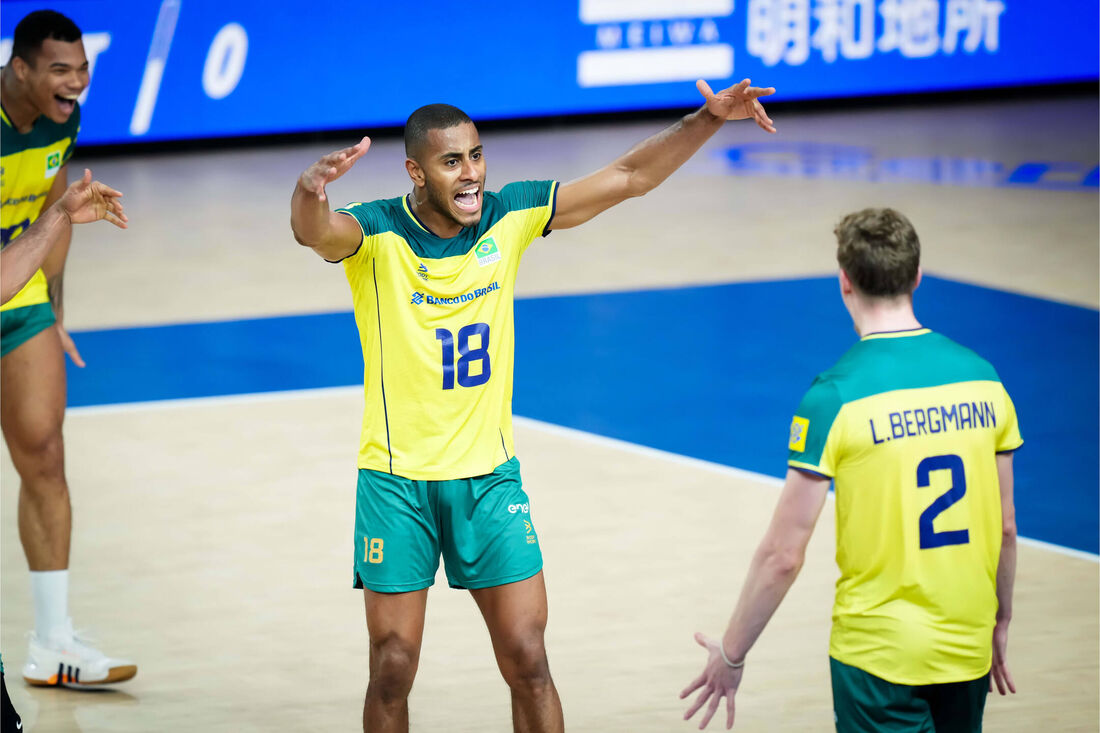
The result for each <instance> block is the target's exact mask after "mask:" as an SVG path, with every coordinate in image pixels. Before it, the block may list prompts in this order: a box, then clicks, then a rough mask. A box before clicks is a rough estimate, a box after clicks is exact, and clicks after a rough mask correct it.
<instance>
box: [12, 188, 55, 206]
mask: <svg viewBox="0 0 1100 733" xmlns="http://www.w3.org/2000/svg"><path fill="white" fill-rule="evenodd" d="M4 186H6V184H4V183H0V187H4ZM47 193H49V192H48V191H43V192H42V193H29V194H27V195H26V196H20V197H18V198H11V197H8V198H6V199H4V200H3V201H2V202H0V206H18V205H19V204H29V203H33V202H35V201H37V200H38V199H42V198H46V194H47Z"/></svg>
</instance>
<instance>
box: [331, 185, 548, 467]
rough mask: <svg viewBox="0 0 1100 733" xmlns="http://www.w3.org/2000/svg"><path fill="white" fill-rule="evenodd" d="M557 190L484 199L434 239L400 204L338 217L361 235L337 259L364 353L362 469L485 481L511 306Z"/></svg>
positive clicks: (506, 393)
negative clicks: (459, 225)
mask: <svg viewBox="0 0 1100 733" xmlns="http://www.w3.org/2000/svg"><path fill="white" fill-rule="evenodd" d="M556 193H557V184H556V183H555V182H554V181H525V182H521V183H512V184H509V185H507V186H505V187H504V188H503V189H501V191H500V192H499V193H495V192H489V191H486V192H485V193H484V196H483V200H482V213H481V221H480V222H478V224H476V225H474V226H471V227H466V228H464V229H463V230H462V231H461V232H460V233H459V234H458V235H457V236H455V237H452V238H450V239H443V238H440V237H437V236H435V235H434V234H433V233H432V232H430V231H429V230H428V229H427V227H425V226H424V225H423V224H422V223H421V222H420V221H419V220H418V219H417V217H416V215H415V214H414V213H413V211H412V209H411V208H410V206H409V203H408V200H407V198H406V197H400V198H394V199H386V200H379V201H371V202H369V203H353V204H349V205H348V206H346V207H344V208H341V209H337V211H339V212H340V213H343V214H347V215H349V216H351V217H353V218H354V219H355V220H356V221H357V222H358V223H359V226H360V227H361V228H362V230H363V240H362V242H361V243H360V246H359V249H358V250H357V251H356V252H355V253H354V254H352V255H351V256H350V257H348V258H346V259H345V260H344V261H343V262H344V271H345V274H346V275H347V278H348V284H349V285H350V286H351V292H352V300H353V303H354V309H355V322H356V325H357V326H358V328H359V338H360V341H361V342H362V347H363V364H364V375H363V382H364V385H363V386H364V391H365V394H366V397H365V404H364V410H363V430H362V436H361V439H360V445H359V468H369V469H373V470H375V471H385V472H388V473H392V474H395V475H398V476H403V477H405V478H409V479H414V480H426V481H446V480H451V479H459V478H468V477H471V476H481V475H484V474H488V473H491V472H492V471H493V469H495V468H496V467H497V466H499V465H500V464H502V463H504V462H505V461H507V460H509V459H510V458H511V457H512V456H513V455H515V447H514V444H513V441H512V365H513V356H514V353H513V346H514V337H513V331H514V324H513V312H512V301H513V295H514V287H515V282H516V273H517V271H518V268H519V262H520V258H521V257H522V255H523V253H524V251H525V250H526V249H527V247H528V245H530V243H531V242H532V241H533V240H534V239H535V238H536V237H538V236H539V235H543V236H545V235H546V234H547V233H548V230H547V226H548V225H549V223H550V219H551V218H552V217H553V213H554V202H555V196H556Z"/></svg>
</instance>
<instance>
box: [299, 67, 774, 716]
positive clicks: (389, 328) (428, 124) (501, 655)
mask: <svg viewBox="0 0 1100 733" xmlns="http://www.w3.org/2000/svg"><path fill="white" fill-rule="evenodd" d="M698 87H699V89H700V91H701V92H702V94H703V96H704V98H705V100H706V104H705V105H704V106H703V107H702V108H701V109H699V110H698V111H696V112H694V113H692V114H690V115H687V116H686V117H684V118H683V119H682V120H681V121H680V122H678V123H676V124H675V125H673V126H671V127H669V128H668V129H666V130H664V131H663V132H661V133H658V134H657V135H655V136H653V137H651V138H649V139H648V140H646V141H644V142H642V143H640V144H639V145H637V146H635V147H634V148H633V149H632V150H631V151H630V152H628V153H626V154H625V155H623V156H622V157H620V158H619V159H618V160H616V161H614V162H613V163H611V164H610V165H608V166H607V167H605V168H603V169H601V170H599V171H596V172H595V173H593V174H591V175H589V176H586V177H584V178H581V179H580V180H577V181H574V182H572V183H568V184H564V185H558V184H557V183H556V182H554V181H528V182H523V183H514V184H510V185H507V186H504V188H502V189H501V191H500V192H499V193H493V192H489V191H486V190H485V158H484V156H483V153H482V146H481V141H480V139H479V138H478V134H477V129H476V128H475V127H474V124H473V122H471V121H470V118H469V117H467V116H466V115H465V114H464V113H463V112H462V111H461V110H459V109H457V108H455V107H451V106H450V105H442V104H435V105H428V106H427V107H422V108H420V109H418V110H416V111H415V112H413V114H412V115H411V116H410V117H409V120H408V122H407V123H406V125H405V151H406V155H407V156H408V157H407V160H406V161H405V167H406V170H407V171H408V174H409V178H410V179H412V192H411V193H410V194H408V195H406V196H402V197H398V198H394V199H389V200H382V201H372V202H369V203H355V204H350V205H349V206H347V207H345V208H342V209H339V210H338V211H336V212H333V211H330V209H329V206H328V202H327V200H326V196H325V190H324V186H325V184H326V183H328V182H329V181H332V180H335V179H336V178H338V177H340V176H341V175H343V174H344V173H346V172H347V171H348V169H350V168H351V166H352V165H353V164H354V163H355V162H356V161H357V160H358V159H359V158H360V157H362V156H363V154H364V153H366V151H367V148H368V146H369V144H370V141H369V140H368V139H367V138H363V140H362V141H360V143H359V144H358V145H356V146H355V147H352V148H347V149H345V150H342V151H338V152H335V153H332V154H331V155H327V156H325V157H323V158H321V160H320V161H318V162H317V163H315V164H314V165H312V166H310V167H309V168H308V169H306V171H305V172H304V173H302V175H301V177H300V178H299V180H298V185H297V188H296V189H295V191H294V195H293V198H292V200H291V226H292V228H293V230H294V236H295V238H296V239H297V240H298V241H299V242H300V243H301V244H304V245H306V246H309V247H312V248H313V249H314V250H316V252H317V253H318V254H319V255H321V256H322V257H324V258H325V259H326V260H330V261H332V262H343V263H344V268H345V271H346V274H347V278H348V282H349V284H350V285H351V290H352V299H353V302H354V306H355V318H356V323H357V325H358V327H359V335H360V339H361V341H362V346H363V360H364V364H365V373H364V383H365V385H364V386H365V390H366V406H365V410H364V415H363V432H362V440H361V443H360V450H359V469H360V470H359V486H358V493H357V501H356V526H355V549H354V554H355V571H354V580H355V585H356V587H363V588H365V590H364V594H365V602H366V614H367V629H368V633H369V635H370V682H369V684H368V687H367V694H366V700H365V703H364V708H363V727H364V730H370V731H374V732H377V731H399V730H407V729H408V703H407V697H408V694H409V690H410V689H411V688H412V683H413V678H414V676H415V674H416V668H417V663H418V659H419V655H420V643H421V638H422V636H423V627H424V609H425V603H426V600H427V588H428V586H430V585H431V584H432V582H433V579H434V576H435V573H436V569H437V568H438V565H439V556H440V554H442V555H443V558H444V560H445V568H446V572H447V577H448V581H449V582H450V584H451V585H452V586H455V587H460V588H467V589H469V590H470V593H471V594H472V595H473V597H474V600H475V601H476V602H477V604H478V607H479V608H480V610H481V612H482V615H483V616H484V618H485V622H486V624H487V626H488V628H489V634H490V637H491V639H492V643H493V650H494V652H495V654H496V658H497V663H498V665H499V667H500V670H501V673H502V674H503V676H504V678H505V680H506V681H507V683H508V685H509V687H510V688H511V694H512V719H513V725H514V726H515V729H516V730H518V731H519V730H521V731H560V730H562V728H563V726H564V723H563V719H562V712H561V703H560V702H559V700H558V696H557V692H556V690H555V688H554V684H553V682H552V680H551V678H550V672H549V666H548V664H547V658H546V651H545V648H544V646H543V631H544V629H545V626H546V615H547V607H546V589H545V586H544V584H543V579H542V556H541V553H540V551H539V548H538V536H537V534H536V532H535V528H534V524H533V520H532V517H531V512H530V504H529V502H528V499H527V495H526V494H525V493H524V491H523V489H522V486H521V482H520V476H519V463H518V461H517V460H516V458H515V450H514V448H513V444H512V424H511V400H512V357H513V353H512V329H513V321H512V294H513V286H514V283H515V277H516V271H517V268H518V266H519V261H520V258H521V256H522V255H523V252H524V250H525V249H526V248H527V246H528V245H529V244H530V243H531V242H532V241H533V240H534V239H536V238H537V237H539V236H540V235H542V236H545V235H546V234H547V233H549V232H550V230H552V229H565V228H569V227H574V226H577V225H578V224H582V223H584V222H586V221H588V220H589V219H591V218H592V217H594V216H596V215H597V214H599V213H600V212H601V211H604V210H605V209H608V208H610V207H611V206H614V205H615V204H617V203H619V202H621V201H624V200H625V199H627V198H630V197H632V196H641V195H643V194H645V193H646V192H647V191H649V190H651V189H653V188H654V187H655V186H657V185H658V184H659V183H661V182H662V181H663V180H664V179H665V178H667V177H668V176H669V175H670V174H671V173H672V172H673V171H675V170H676V169H677V168H679V167H680V166H681V165H682V164H683V163H684V162H685V161H686V160H687V159H688V158H690V157H691V155H692V154H693V153H695V151H696V150H698V149H699V147H700V146H701V145H702V144H703V143H704V142H705V141H706V140H707V139H708V138H709V137H710V136H711V135H713V134H714V133H715V132H716V131H717V130H718V128H719V127H721V125H722V123H723V122H724V121H726V120H727V119H745V118H753V119H755V120H756V122H757V123H758V124H759V125H760V126H761V127H762V128H764V129H766V130H768V131H772V132H774V128H773V127H772V126H771V120H770V119H768V117H767V115H766V114H765V113H764V110H763V107H761V105H760V103H759V102H758V101H757V98H758V97H760V96H763V95H766V94H771V93H772V92H773V91H774V90H772V89H759V88H755V87H750V86H749V82H748V80H747V79H746V80H745V81H743V82H741V83H740V84H737V85H735V86H733V87H730V88H729V89H726V90H723V91H721V92H719V93H718V94H714V93H713V92H712V91H711V89H710V87H709V86H707V85H706V83H705V82H699V83H698Z"/></svg>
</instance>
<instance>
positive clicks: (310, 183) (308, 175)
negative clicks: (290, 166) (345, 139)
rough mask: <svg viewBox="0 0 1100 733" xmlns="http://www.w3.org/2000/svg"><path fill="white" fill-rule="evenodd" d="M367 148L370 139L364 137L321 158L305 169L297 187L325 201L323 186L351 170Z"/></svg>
mask: <svg viewBox="0 0 1100 733" xmlns="http://www.w3.org/2000/svg"><path fill="white" fill-rule="evenodd" d="M368 148H370V138H369V137H364V138H363V139H362V140H360V141H359V142H358V143H357V144H355V145H352V146H351V147H350V148H344V149H343V150H337V151H336V152H334V153H329V154H328V155H325V156H322V157H321V159H320V160H318V161H317V162H316V163H314V164H313V165H311V166H310V167H309V168H306V169H305V171H304V172H303V173H302V175H301V176H300V177H299V178H298V185H299V186H301V187H302V188H303V189H304V190H306V191H309V192H310V193H313V194H316V196H317V198H318V199H320V200H321V201H325V200H326V197H325V186H326V185H328V184H329V183H331V182H332V181H335V180H336V179H337V178H339V177H340V176H342V175H344V174H345V173H347V172H348V171H349V170H351V167H352V166H353V165H355V161H357V160H359V159H360V158H362V157H363V156H364V155H365V154H366V152H367V149H368Z"/></svg>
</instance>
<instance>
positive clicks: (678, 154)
mask: <svg viewBox="0 0 1100 733" xmlns="http://www.w3.org/2000/svg"><path fill="white" fill-rule="evenodd" d="M695 86H696V88H698V90H699V93H700V94H702V95H703V99H704V100H705V104H704V105H703V106H702V107H700V108H699V109H698V110H696V111H695V112H692V113H691V114H689V115H687V116H686V117H684V118H683V119H681V120H680V121H679V122H677V123H675V124H674V125H671V126H670V127H668V128H666V129H664V130H662V131H661V132H659V133H657V134H656V135H654V136H652V137H650V138H648V139H646V140H644V141H642V142H640V143H638V144H637V145H635V146H634V147H633V148H631V149H630V150H629V151H627V152H626V153H625V154H624V155H622V156H620V157H619V158H618V159H616V160H614V161H612V162H611V163H610V164H608V165H607V166H604V167H603V168H601V169H600V170H598V171H596V172H594V173H591V174H589V175H587V176H584V177H583V178H579V179H577V180H576V181H572V182H570V183H567V184H565V185H563V186H562V187H561V188H560V189H559V191H558V200H557V209H556V211H555V213H554V218H553V220H551V222H550V228H551V229H569V228H570V227H575V226H577V225H579V224H583V223H585V222H586V221H588V220H589V219H591V218H592V217H594V216H596V215H597V214H599V213H601V212H603V211H606V210H607V209H610V208H611V207H612V206H615V205H616V204H619V203H622V202H623V201H625V200H626V199H628V198H632V197H635V196H643V195H645V194H646V193H648V192H650V191H652V190H653V189H654V188H656V187H657V186H658V185H660V184H661V183H662V182H663V181H664V180H665V179H666V178H668V177H669V176H670V175H672V173H673V172H674V171H676V169H678V168H679V167H680V166H682V165H683V164H684V163H686V162H687V160H688V159H689V158H691V156H693V155H694V154H695V153H696V151H698V150H699V148H701V147H702V146H703V143H705V142H706V141H707V140H709V139H710V138H711V136H712V135H714V133H716V132H718V130H719V128H721V127H722V125H723V124H724V123H725V122H726V121H727V120H743V119H749V118H751V119H753V120H755V121H756V124H757V125H759V126H760V128H761V129H763V130H765V131H767V132H775V127H774V126H773V125H772V121H771V118H769V117H768V115H767V114H766V113H765V112H764V107H763V105H761V104H760V102H759V101H758V100H759V98H760V97H764V96H767V95H769V94H774V93H775V89H773V88H772V87H767V88H760V87H754V86H750V82H749V80H748V79H745V80H744V81H741V82H740V83H738V84H734V85H733V86H732V87H729V88H728V89H723V90H722V91H720V92H718V93H717V94H715V93H714V92H713V91H711V88H710V85H708V84H707V83H706V82H705V81H703V80H702V79H700V80H699V81H698V82H696V84H695Z"/></svg>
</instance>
